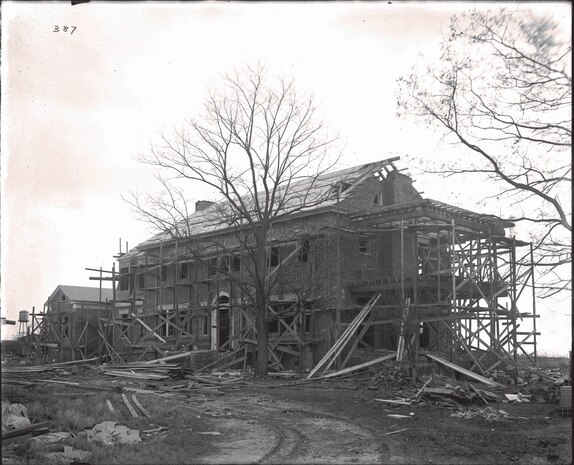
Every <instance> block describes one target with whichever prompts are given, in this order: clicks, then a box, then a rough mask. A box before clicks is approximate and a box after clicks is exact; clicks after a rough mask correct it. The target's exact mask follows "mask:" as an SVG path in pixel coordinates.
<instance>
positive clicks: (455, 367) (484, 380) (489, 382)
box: [425, 353, 505, 387]
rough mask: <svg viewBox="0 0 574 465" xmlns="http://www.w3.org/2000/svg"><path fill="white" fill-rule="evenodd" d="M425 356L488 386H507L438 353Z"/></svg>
mask: <svg viewBox="0 0 574 465" xmlns="http://www.w3.org/2000/svg"><path fill="white" fill-rule="evenodd" d="M425 356H426V357H427V358H430V359H431V360H434V361H435V362H438V363H440V364H441V365H444V366H446V367H448V368H450V369H451V370H454V371H456V372H458V373H461V374H463V375H465V376H468V377H469V378H472V379H474V380H476V381H478V382H480V383H483V384H486V385H487V386H490V387H505V386H504V385H502V384H500V383H497V382H496V381H492V380H491V379H488V378H485V377H484V376H481V375H479V374H477V373H474V372H473V371H470V370H467V369H465V368H462V367H460V366H458V365H455V364H454V363H451V362H449V361H447V360H444V359H442V358H440V357H437V356H436V355H432V354H428V353H426V354H425Z"/></svg>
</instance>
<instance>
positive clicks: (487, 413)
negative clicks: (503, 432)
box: [450, 407, 510, 421]
mask: <svg viewBox="0 0 574 465" xmlns="http://www.w3.org/2000/svg"><path fill="white" fill-rule="evenodd" d="M450 416H451V417H454V418H464V419H466V420H475V419H481V420H486V421H500V420H506V419H509V418H510V415H509V414H508V413H507V412H505V411H504V410H497V409H495V408H492V407H486V408H482V409H481V408H472V409H469V410H459V411H458V412H455V413H451V414H450Z"/></svg>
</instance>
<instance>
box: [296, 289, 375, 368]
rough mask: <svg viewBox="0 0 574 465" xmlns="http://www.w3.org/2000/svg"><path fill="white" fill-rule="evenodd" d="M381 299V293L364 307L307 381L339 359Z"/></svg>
mask: <svg viewBox="0 0 574 465" xmlns="http://www.w3.org/2000/svg"><path fill="white" fill-rule="evenodd" d="M380 297H381V293H380V292H379V293H378V294H377V295H375V296H373V298H372V299H371V300H370V301H369V302H368V303H367V305H365V306H364V307H363V309H362V310H361V311H360V312H359V313H358V314H357V316H356V317H355V319H354V320H353V321H352V323H351V325H349V326H348V327H347V329H346V330H345V331H344V332H343V334H341V336H340V337H339V339H338V340H337V341H336V342H335V344H334V345H333V347H331V349H329V351H328V352H327V353H326V354H325V356H324V357H323V358H322V359H321V360H320V361H319V363H317V365H315V367H314V368H313V369H312V370H311V372H310V373H309V375H307V379H309V378H311V377H313V376H314V375H315V374H316V373H317V372H318V371H319V370H320V369H321V368H329V366H330V365H331V364H332V363H333V361H334V360H335V358H337V356H338V355H339V353H340V352H341V351H342V350H343V348H344V347H345V346H346V345H347V343H348V342H349V340H350V339H351V337H352V335H353V333H354V332H355V331H356V329H357V328H358V327H359V326H360V325H361V323H362V322H363V321H364V320H365V318H366V317H367V315H368V314H369V312H370V311H371V309H372V308H373V306H374V305H375V304H376V303H377V301H378V300H379V299H380Z"/></svg>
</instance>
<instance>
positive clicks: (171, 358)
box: [143, 352, 193, 365]
mask: <svg viewBox="0 0 574 465" xmlns="http://www.w3.org/2000/svg"><path fill="white" fill-rule="evenodd" d="M192 354H193V352H182V353H181V354H175V355H170V356H169V357H162V358H156V359H155V360H148V361H147V362H143V363H144V364H145V365H152V364H154V363H161V362H166V361H168V360H177V359H178V358H184V357H187V356H189V355H192Z"/></svg>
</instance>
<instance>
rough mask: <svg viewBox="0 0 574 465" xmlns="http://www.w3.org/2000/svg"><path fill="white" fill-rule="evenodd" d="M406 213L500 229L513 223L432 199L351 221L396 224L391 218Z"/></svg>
mask: <svg viewBox="0 0 574 465" xmlns="http://www.w3.org/2000/svg"><path fill="white" fill-rule="evenodd" d="M406 212H418V213H417V214H418V215H420V212H436V213H442V214H446V215H448V216H449V217H458V218H461V219H465V220H469V221H472V222H474V223H477V224H483V225H488V226H493V227H495V228H500V229H504V228H510V227H512V226H514V223H512V222H510V221H506V220H502V219H500V218H498V217H497V216H494V215H488V214H481V213H476V212H473V211H471V210H465V209H464V208H459V207H455V206H453V205H449V204H446V203H443V202H439V201H438V200H432V199H422V200H413V201H411V202H404V203H401V204H398V205H389V206H386V207H380V208H378V209H376V210H374V211H373V210H369V211H368V212H359V213H356V214H353V215H351V220H352V221H353V222H358V221H363V220H371V219H372V218H374V217H380V220H379V221H378V222H379V223H380V224H383V223H385V222H388V223H393V222H396V221H397V218H398V217H395V216H393V215H394V214H401V215H403V214H405V213H406ZM399 220H400V219H399Z"/></svg>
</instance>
